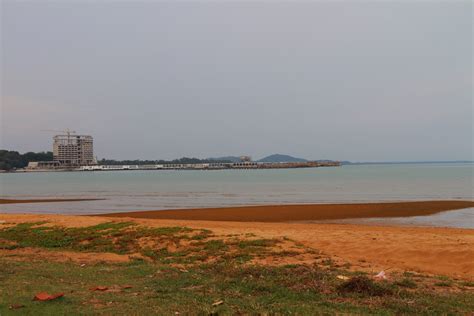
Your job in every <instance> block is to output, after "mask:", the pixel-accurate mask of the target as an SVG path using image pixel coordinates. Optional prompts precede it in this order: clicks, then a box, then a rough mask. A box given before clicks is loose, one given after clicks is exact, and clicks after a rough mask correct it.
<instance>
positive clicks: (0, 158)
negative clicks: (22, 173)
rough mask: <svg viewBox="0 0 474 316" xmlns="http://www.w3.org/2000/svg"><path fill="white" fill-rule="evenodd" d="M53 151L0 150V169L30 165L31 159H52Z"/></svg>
mask: <svg viewBox="0 0 474 316" xmlns="http://www.w3.org/2000/svg"><path fill="white" fill-rule="evenodd" d="M51 160H53V153H52V152H50V151H43V152H38V153H35V152H27V153H24V154H20V153H19V152H17V151H10V150H3V149H1V150H0V170H13V169H19V168H24V167H26V166H28V163H29V162H30V161H51Z"/></svg>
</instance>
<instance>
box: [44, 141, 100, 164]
mask: <svg viewBox="0 0 474 316" xmlns="http://www.w3.org/2000/svg"><path fill="white" fill-rule="evenodd" d="M53 140H54V142H53V157H54V161H55V162H58V163H59V165H60V166H88V165H93V164H94V146H93V139H92V136H89V135H75V134H73V135H71V133H67V134H65V135H56V136H54V137H53Z"/></svg>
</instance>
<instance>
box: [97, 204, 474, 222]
mask: <svg viewBox="0 0 474 316" xmlns="http://www.w3.org/2000/svg"><path fill="white" fill-rule="evenodd" d="M471 207H474V201H455V200H451V201H449V200H443V201H416V202H377V203H344V204H293V205H262V206H237V207H219V208H192V209H175V210H150V211H131V212H120V213H105V214H94V215H89V216H101V217H128V218H143V219H172V220H190V221H194V220H202V221H219V222H221V221H230V222H276V223H277V222H296V221H319V220H339V219H360V218H393V217H413V216H427V215H433V214H437V213H440V212H444V211H451V210H459V209H464V208H471Z"/></svg>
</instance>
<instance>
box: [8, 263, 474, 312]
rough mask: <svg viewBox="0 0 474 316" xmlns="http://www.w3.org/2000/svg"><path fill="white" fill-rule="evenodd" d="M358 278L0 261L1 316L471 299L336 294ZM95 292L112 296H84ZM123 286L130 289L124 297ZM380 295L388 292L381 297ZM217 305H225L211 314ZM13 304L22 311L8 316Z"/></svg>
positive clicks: (430, 307) (455, 304) (352, 306)
mask: <svg viewBox="0 0 474 316" xmlns="http://www.w3.org/2000/svg"><path fill="white" fill-rule="evenodd" d="M357 278H359V277H355V278H353V279H351V280H349V281H346V282H342V281H340V280H338V279H337V278H336V275H335V274H333V273H331V272H328V271H327V270H322V269H320V268H318V267H316V266H303V265H292V266H284V267H263V266H246V265H236V264H233V263H232V262H227V263H219V264H208V265H200V266H195V267H194V268H191V269H189V270H188V271H187V272H186V271H184V272H183V271H180V270H179V269H176V268H173V267H170V266H169V265H162V264H157V263H147V262H143V261H133V262H131V263H129V264H96V265H87V266H85V267H81V266H80V265H78V264H74V263H52V262H42V261H33V262H31V261H30V262H14V261H8V260H6V259H0V282H1V284H2V286H1V287H0V314H1V315H20V314H21V315H65V314H68V315H74V314H116V315H117V314H120V315H126V314H131V315H151V314H160V315H163V314H165V315H170V314H171V315H173V314H174V313H175V312H179V313H180V314H184V315H188V314H189V315H197V314H203V315H204V314H210V313H218V314H219V315H234V314H239V313H241V314H283V315H289V314H297V315H315V314H338V313H339V314H355V315H361V314H367V315H369V314H374V315H375V314H376V315H396V314H405V315H408V314H411V315H447V314H453V315H454V314H462V313H468V312H469V311H472V310H473V309H474V296H473V294H472V293H453V294H450V295H445V294H443V295H441V294H436V293H432V292H424V291H416V292H407V291H406V290H404V289H403V288H400V287H398V286H397V285H395V284H392V283H389V282H387V283H386V284H385V283H383V285H380V284H379V283H378V282H374V281H371V280H369V279H366V280H365V281H363V284H364V285H362V288H363V289H367V288H368V289H370V290H368V291H366V290H361V291H359V290H358V291H355V292H354V291H353V290H348V291H341V288H347V284H352V283H353V282H354V279H356V280H357ZM367 280H369V281H367ZM367 284H368V285H367ZM97 285H101V286H108V287H111V288H114V287H115V288H118V289H119V290H118V291H113V292H93V291H90V288H91V287H93V286H97ZM123 285H131V286H132V288H130V289H123V288H121V287H122V286H123ZM359 285H360V284H359ZM379 287H383V288H385V287H387V288H390V289H391V291H388V292H387V291H382V294H381V293H380V292H379V290H380V288H379ZM350 288H351V289H353V287H352V286H351V287H350ZM374 289H375V290H374ZM40 291H47V292H49V293H57V292H64V293H65V296H64V298H62V299H58V300H57V301H52V302H36V301H32V297H33V296H34V294H35V293H37V292H40ZM218 300H223V301H224V303H223V304H222V305H219V306H216V307H213V306H212V303H213V302H216V301H218ZM14 304H21V305H24V307H23V308H21V309H18V310H10V309H9V306H10V305H14Z"/></svg>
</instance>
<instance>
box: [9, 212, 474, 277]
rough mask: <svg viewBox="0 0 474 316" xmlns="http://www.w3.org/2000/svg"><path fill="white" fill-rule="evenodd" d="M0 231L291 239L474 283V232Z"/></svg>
mask: <svg viewBox="0 0 474 316" xmlns="http://www.w3.org/2000/svg"><path fill="white" fill-rule="evenodd" d="M0 221H4V223H3V224H0V228H1V227H2V226H4V225H6V226H8V225H11V224H14V223H21V222H39V221H49V222H51V223H53V224H56V225H62V226H68V227H77V226H90V225H97V224H99V223H104V222H108V221H133V222H136V223H139V224H142V225H147V226H152V227H163V226H187V227H190V228H205V229H210V230H212V231H213V233H214V234H215V235H216V236H226V235H230V234H243V235H245V234H248V233H251V234H255V235H256V236H258V237H261V238H281V237H287V238H290V239H292V240H294V241H297V242H300V243H301V244H303V245H305V246H308V247H311V248H313V249H317V250H320V251H322V252H323V253H324V254H326V255H329V256H331V257H332V258H333V259H334V260H335V261H337V262H349V263H350V264H351V269H354V270H364V271H370V272H371V273H377V272H379V271H380V270H388V273H390V271H393V270H401V271H415V272H419V273H424V274H435V275H446V276H450V277H457V278H461V279H467V280H474V230H472V229H457V228H434V227H395V226H390V227H384V226H365V225H351V224H345V225H341V224H301V223H251V222H247V223H243V222H218V221H198V220H194V221H188V220H167V219H141V218H116V217H99V216H94V217H92V216H66V215H18V214H0Z"/></svg>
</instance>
